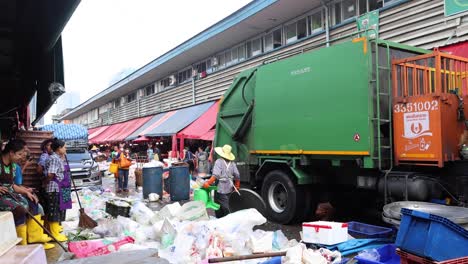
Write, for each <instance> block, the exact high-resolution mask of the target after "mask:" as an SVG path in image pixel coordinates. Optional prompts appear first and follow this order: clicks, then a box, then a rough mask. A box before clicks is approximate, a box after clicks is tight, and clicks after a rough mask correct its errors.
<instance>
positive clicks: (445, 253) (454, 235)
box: [395, 208, 468, 261]
mask: <svg viewBox="0 0 468 264" xmlns="http://www.w3.org/2000/svg"><path fill="white" fill-rule="evenodd" d="M401 213H402V219H401V224H400V230H399V231H398V235H397V239H396V242H395V244H396V246H397V247H398V248H400V249H402V250H404V251H406V252H409V253H411V254H415V255H418V256H421V257H424V258H429V259H431V260H435V261H445V260H450V259H457V258H461V257H465V256H466V255H467V253H468V250H467V249H468V231H467V230H465V229H463V228H462V227H461V226H459V225H457V224H455V223H453V222H452V221H450V220H448V219H446V218H444V217H441V216H437V215H433V214H428V213H424V212H420V211H414V210H409V209H406V208H403V209H401Z"/></svg>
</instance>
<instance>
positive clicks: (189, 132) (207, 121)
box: [177, 101, 219, 140]
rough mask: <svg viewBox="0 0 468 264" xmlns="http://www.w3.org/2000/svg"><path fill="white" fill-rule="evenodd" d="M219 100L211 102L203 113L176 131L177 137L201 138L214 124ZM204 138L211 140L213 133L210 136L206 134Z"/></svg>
mask: <svg viewBox="0 0 468 264" xmlns="http://www.w3.org/2000/svg"><path fill="white" fill-rule="evenodd" d="M218 108H219V101H218V102H216V103H215V104H213V105H212V106H211V107H210V108H208V110H206V112H205V113H203V114H202V115H201V116H200V117H199V118H198V119H196V120H195V121H193V122H192V123H191V124H190V125H188V126H187V127H186V128H184V129H183V130H182V131H180V132H179V133H177V137H180V138H189V139H203V138H202V137H204V135H205V134H207V133H208V132H209V131H210V130H212V129H213V127H214V126H215V125H216V116H217V115H218ZM210 137H211V139H205V140H213V139H212V137H214V133H213V135H212V136H210V135H207V136H206V137H205V138H210Z"/></svg>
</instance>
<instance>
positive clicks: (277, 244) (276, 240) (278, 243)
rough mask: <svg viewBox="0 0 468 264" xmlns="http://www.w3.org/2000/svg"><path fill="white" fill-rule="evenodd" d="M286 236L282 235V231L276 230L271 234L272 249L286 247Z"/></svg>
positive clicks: (278, 249)
mask: <svg viewBox="0 0 468 264" xmlns="http://www.w3.org/2000/svg"><path fill="white" fill-rule="evenodd" d="M288 242H289V240H288V238H286V236H285V235H284V233H283V231H281V230H277V231H275V232H274V234H273V249H274V250H277V251H280V250H283V249H286V248H287V247H288Z"/></svg>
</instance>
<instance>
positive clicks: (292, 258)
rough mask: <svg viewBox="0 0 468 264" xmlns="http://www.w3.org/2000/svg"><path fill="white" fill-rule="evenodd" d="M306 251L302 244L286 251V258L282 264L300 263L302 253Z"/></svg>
mask: <svg viewBox="0 0 468 264" xmlns="http://www.w3.org/2000/svg"><path fill="white" fill-rule="evenodd" d="M304 250H306V246H305V245H304V244H297V245H296V246H294V247H292V248H290V249H288V251H286V256H285V257H284V259H283V264H296V263H302V253H303V251H304Z"/></svg>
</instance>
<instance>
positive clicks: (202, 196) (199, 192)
mask: <svg viewBox="0 0 468 264" xmlns="http://www.w3.org/2000/svg"><path fill="white" fill-rule="evenodd" d="M213 190H218V187H217V186H210V187H208V188H200V189H196V190H195V191H194V192H193V200H194V201H202V202H203V203H204V204H205V207H206V208H211V209H213V210H215V211H217V210H219V208H220V207H221V205H219V204H218V203H215V202H214V201H213V197H212V196H211V191H213Z"/></svg>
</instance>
